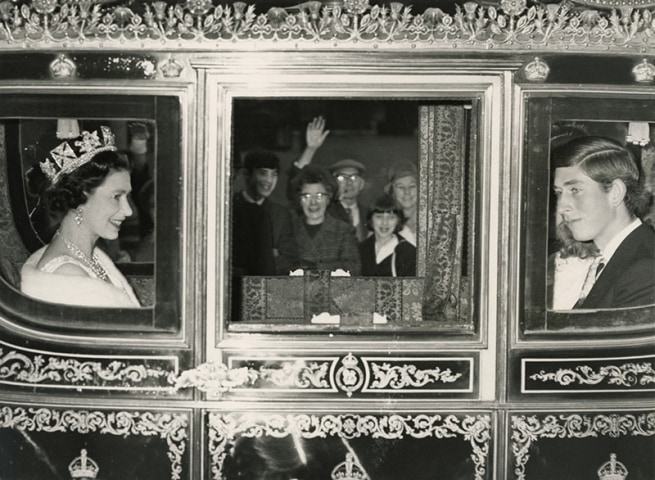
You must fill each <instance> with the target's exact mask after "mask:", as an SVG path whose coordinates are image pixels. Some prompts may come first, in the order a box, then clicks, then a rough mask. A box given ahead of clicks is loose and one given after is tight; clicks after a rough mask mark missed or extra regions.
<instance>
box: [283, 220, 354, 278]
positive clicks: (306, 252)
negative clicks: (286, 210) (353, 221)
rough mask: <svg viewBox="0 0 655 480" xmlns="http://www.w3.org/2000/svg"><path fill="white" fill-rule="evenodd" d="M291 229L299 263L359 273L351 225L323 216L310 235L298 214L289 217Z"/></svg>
mask: <svg viewBox="0 0 655 480" xmlns="http://www.w3.org/2000/svg"><path fill="white" fill-rule="evenodd" d="M293 231H294V234H295V237H296V243H297V245H298V254H299V257H300V266H301V267H302V268H311V269H319V270H336V269H338V268H341V269H343V270H346V271H349V272H350V274H351V275H359V274H360V272H361V264H360V260H359V250H358V249H357V237H356V236H355V228H354V227H353V226H352V225H350V224H348V223H346V222H342V221H341V220H337V219H336V218H333V217H331V216H330V215H326V216H325V220H324V221H323V223H322V224H321V226H320V230H319V231H318V232H317V233H316V235H314V237H311V236H310V235H309V232H308V231H307V228H306V227H305V219H304V216H303V215H302V214H300V215H297V216H295V217H293Z"/></svg>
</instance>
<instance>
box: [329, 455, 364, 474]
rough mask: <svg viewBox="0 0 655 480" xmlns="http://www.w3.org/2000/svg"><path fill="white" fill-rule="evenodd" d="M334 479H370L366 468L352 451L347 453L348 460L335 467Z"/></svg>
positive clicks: (333, 471)
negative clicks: (357, 460)
mask: <svg viewBox="0 0 655 480" xmlns="http://www.w3.org/2000/svg"><path fill="white" fill-rule="evenodd" d="M330 477H331V478H332V480H369V477H368V474H367V473H366V470H364V468H363V467H362V466H361V465H360V464H359V463H358V462H356V461H355V457H354V456H353V454H352V453H350V452H348V453H346V460H345V461H343V462H341V463H340V464H339V465H337V466H336V467H334V469H333V470H332V474H331V475H330Z"/></svg>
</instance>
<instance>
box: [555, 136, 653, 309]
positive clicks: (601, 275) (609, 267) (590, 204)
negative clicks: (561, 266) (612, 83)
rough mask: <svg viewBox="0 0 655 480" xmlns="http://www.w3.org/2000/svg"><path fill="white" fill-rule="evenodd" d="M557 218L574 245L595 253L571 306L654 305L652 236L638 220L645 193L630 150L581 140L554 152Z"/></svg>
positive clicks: (610, 142)
mask: <svg viewBox="0 0 655 480" xmlns="http://www.w3.org/2000/svg"><path fill="white" fill-rule="evenodd" d="M553 162H554V167H555V175H554V190H555V195H556V196H557V214H558V215H559V216H560V220H561V221H562V222H564V225H565V226H566V227H567V228H568V229H569V230H570V232H571V234H572V236H573V238H574V239H575V240H576V241H579V242H590V241H591V242H593V243H594V245H595V246H596V248H597V249H598V250H599V254H598V255H597V257H596V261H595V262H593V264H592V266H591V268H590V269H589V273H588V275H587V279H586V280H585V282H584V285H583V287H582V291H581V292H580V293H581V294H580V298H579V300H578V302H577V304H576V305H575V307H574V308H624V307H635V306H643V305H651V304H655V232H654V231H653V229H652V228H651V227H650V226H649V225H646V224H643V223H642V222H641V220H640V219H639V216H640V215H642V214H643V213H644V211H645V209H646V208H647V206H648V200H649V198H650V194H648V193H646V192H644V190H643V188H642V187H641V186H640V183H639V169H638V167H637V164H636V162H635V160H634V158H633V156H632V154H631V152H630V151H629V150H627V149H626V148H625V147H623V146H622V145H621V144H620V143H618V142H616V141H614V140H611V139H608V138H602V137H583V138H578V139H576V140H572V141H571V142H569V143H567V144H565V145H563V146H562V147H559V148H558V149H556V150H555V151H554V152H553Z"/></svg>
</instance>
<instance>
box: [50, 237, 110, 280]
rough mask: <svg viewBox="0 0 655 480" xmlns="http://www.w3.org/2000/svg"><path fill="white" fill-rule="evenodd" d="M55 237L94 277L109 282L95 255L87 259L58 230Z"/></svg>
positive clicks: (84, 254) (78, 248)
mask: <svg viewBox="0 0 655 480" xmlns="http://www.w3.org/2000/svg"><path fill="white" fill-rule="evenodd" d="M55 236H58V237H59V238H61V239H62V240H63V241H64V245H66V248H67V249H68V250H70V252H71V253H72V254H73V256H75V257H76V258H78V259H79V260H81V261H82V263H84V264H85V265H87V266H88V267H89V268H90V269H91V271H92V272H93V273H95V275H96V276H97V277H98V278H99V279H101V280H104V281H106V282H108V281H109V275H108V274H107V271H106V270H105V269H104V267H103V266H102V265H101V264H100V261H99V260H98V257H97V256H96V255H95V253H94V254H93V255H92V256H91V258H89V257H88V256H87V255H86V253H84V252H83V251H82V250H81V249H80V247H78V246H77V245H75V244H74V243H73V242H71V241H70V240H69V239H67V238H66V237H64V236H63V235H62V234H61V232H60V231H59V230H57V232H56V233H55Z"/></svg>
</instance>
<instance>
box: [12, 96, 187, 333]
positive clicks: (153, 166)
mask: <svg viewBox="0 0 655 480" xmlns="http://www.w3.org/2000/svg"><path fill="white" fill-rule="evenodd" d="M3 102H4V103H3V105H6V106H7V108H6V109H4V110H3V112H2V118H0V133H1V138H2V142H0V161H1V163H2V165H1V168H2V172H3V174H2V176H0V183H1V184H2V185H1V189H2V195H3V197H4V200H3V204H4V205H5V207H4V208H3V210H2V212H1V214H2V217H3V220H2V221H3V224H4V225H7V228H4V229H3V232H2V245H1V247H0V248H2V264H1V265H0V266H1V269H0V278H1V279H2V280H3V285H4V287H5V288H2V289H0V297H2V298H0V302H6V304H11V305H12V307H16V306H18V307H19V309H20V308H24V310H25V311H24V313H26V314H27V313H29V312H30V311H33V310H34V308H37V307H36V305H37V304H38V305H39V306H38V310H39V312H40V313H42V315H39V316H34V315H25V319H26V321H28V322H30V323H36V324H38V325H41V326H46V327H48V328H55V329H56V328H57V326H58V325H59V326H62V327H65V328H66V329H70V328H73V329H77V328H80V329H90V330H104V329H110V330H115V329H116V328H118V329H120V330H125V331H132V330H146V331H147V330H149V329H155V330H158V329H160V328H162V329H165V330H170V329H171V328H173V329H175V328H177V327H176V325H177V323H178V322H179V315H178V313H177V312H178V309H179V301H178V300H177V299H178V298H179V294H178V292H177V291H176V288H177V287H176V286H175V284H176V282H175V280H174V278H175V275H177V272H178V261H179V260H178V255H177V254H176V253H175V252H176V251H177V248H178V247H177V246H178V243H179V240H178V239H177V237H176V235H175V233H174V232H175V231H177V230H178V222H179V212H180V202H181V200H180V199H179V198H177V196H170V195H165V192H166V191H176V189H175V185H176V183H177V181H178V180H177V179H178V174H177V172H178V171H179V168H180V167H179V163H180V161H179V156H180V148H179V144H180V141H179V138H180V130H179V106H178V103H179V102H178V101H177V99H176V98H173V97H138V96H131V97H129V99H128V98H127V97H120V96H100V95H99V96H92V95H88V96H75V95H50V96H47V95H25V96H24V97H22V98H21V97H18V96H13V97H10V96H7V98H6V99H3ZM99 111H101V112H102V113H98V112H99ZM59 112H60V113H59ZM162 210H165V211H167V215H162V214H161V213H160V212H161V211H162ZM169 213H171V214H172V215H169ZM163 252H167V253H166V258H163V257H162V255H163V254H164V253H163ZM66 269H68V270H66ZM99 280H100V281H99ZM90 310H92V311H93V312H94V314H93V315H94V319H95V320H96V321H94V322H90V321H88V318H89V313H90ZM117 310H119V311H120V314H117ZM62 311H63V312H65V313H66V315H64V318H66V319H67V320H66V325H60V324H61V321H60V320H58V318H62V315H61V312H62ZM96 313H97V314H96Z"/></svg>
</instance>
